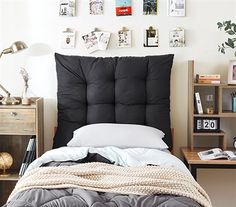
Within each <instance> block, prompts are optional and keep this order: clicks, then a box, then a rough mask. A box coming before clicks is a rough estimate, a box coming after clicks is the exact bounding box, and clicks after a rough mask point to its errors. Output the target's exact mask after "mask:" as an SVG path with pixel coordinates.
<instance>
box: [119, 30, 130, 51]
mask: <svg viewBox="0 0 236 207" xmlns="http://www.w3.org/2000/svg"><path fill="white" fill-rule="evenodd" d="M117 46H118V47H119V48H123V47H131V30H128V29H127V28H126V27H122V29H121V30H119V31H118V45H117Z"/></svg>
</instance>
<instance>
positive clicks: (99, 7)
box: [89, 0, 104, 15]
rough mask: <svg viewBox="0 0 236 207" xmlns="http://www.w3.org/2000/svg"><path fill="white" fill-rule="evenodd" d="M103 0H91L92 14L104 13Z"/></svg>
mask: <svg viewBox="0 0 236 207" xmlns="http://www.w3.org/2000/svg"><path fill="white" fill-rule="evenodd" d="M103 8H104V7H103V0H89V12H90V14H92V15H101V14H103Z"/></svg>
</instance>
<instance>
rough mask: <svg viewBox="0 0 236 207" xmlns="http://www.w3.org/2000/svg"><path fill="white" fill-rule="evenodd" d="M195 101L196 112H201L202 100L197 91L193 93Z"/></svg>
mask: <svg viewBox="0 0 236 207" xmlns="http://www.w3.org/2000/svg"><path fill="white" fill-rule="evenodd" d="M195 100H196V101H195V103H196V109H197V113H198V114H203V109H202V102H201V98H200V94H199V92H196V93H195Z"/></svg>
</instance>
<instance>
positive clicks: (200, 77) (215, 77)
mask: <svg viewBox="0 0 236 207" xmlns="http://www.w3.org/2000/svg"><path fill="white" fill-rule="evenodd" d="M220 78H221V76H220V74H207V75H205V74H202V75H199V74H196V79H198V80H209V79H210V80H220Z"/></svg>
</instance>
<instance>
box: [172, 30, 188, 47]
mask: <svg viewBox="0 0 236 207" xmlns="http://www.w3.org/2000/svg"><path fill="white" fill-rule="evenodd" d="M169 46H170V47H185V32H184V29H183V28H181V27H178V28H176V29H174V30H171V31H170V33H169Z"/></svg>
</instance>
